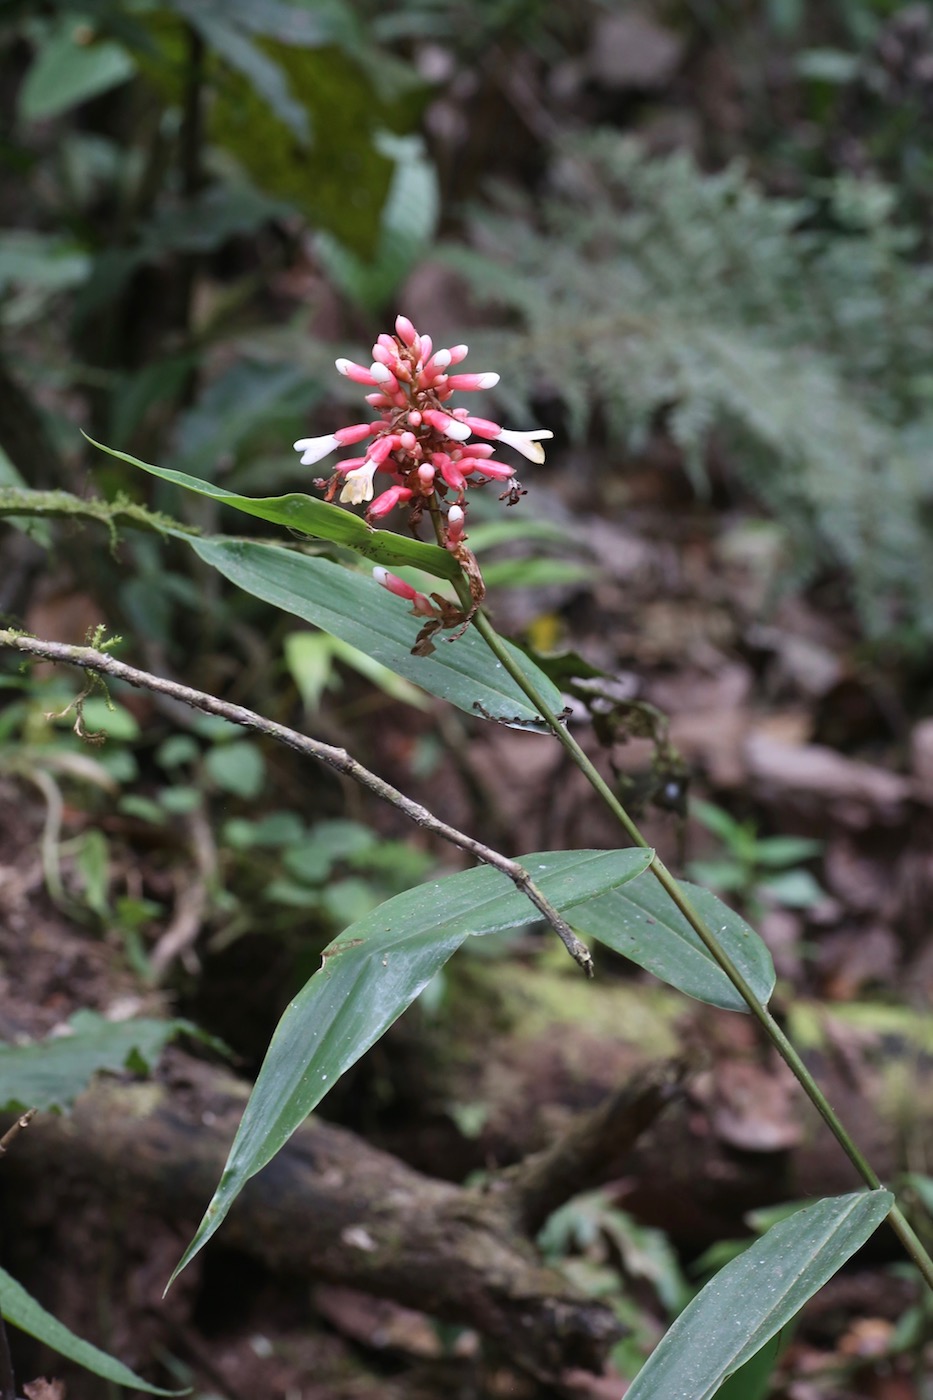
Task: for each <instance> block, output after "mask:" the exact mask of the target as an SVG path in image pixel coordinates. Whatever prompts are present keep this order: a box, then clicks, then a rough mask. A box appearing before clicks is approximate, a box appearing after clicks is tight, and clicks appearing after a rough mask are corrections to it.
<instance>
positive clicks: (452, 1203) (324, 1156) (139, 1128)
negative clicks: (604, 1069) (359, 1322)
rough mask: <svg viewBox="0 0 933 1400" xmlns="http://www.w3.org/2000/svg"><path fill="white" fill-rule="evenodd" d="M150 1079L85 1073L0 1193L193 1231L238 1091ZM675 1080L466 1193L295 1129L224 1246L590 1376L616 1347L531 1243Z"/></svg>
mask: <svg viewBox="0 0 933 1400" xmlns="http://www.w3.org/2000/svg"><path fill="white" fill-rule="evenodd" d="M167 1069H168V1072H167V1073H166V1074H165V1075H163V1076H162V1078H161V1079H160V1080H159V1081H154V1082H150V1083H137V1082H124V1081H122V1080H119V1079H113V1078H106V1077H104V1078H100V1079H98V1081H97V1082H96V1083H95V1084H94V1085H93V1086H92V1087H91V1088H90V1089H89V1090H88V1091H87V1092H86V1093H85V1094H84V1095H83V1096H82V1097H81V1099H80V1100H79V1101H78V1103H77V1104H76V1106H75V1108H74V1111H73V1112H72V1113H71V1114H70V1115H68V1116H67V1117H60V1118H56V1117H52V1116H46V1115H41V1116H40V1117H39V1118H37V1119H36V1120H35V1121H34V1122H33V1123H32V1124H31V1125H30V1128H29V1131H28V1133H24V1134H23V1135H22V1136H21V1138H20V1139H19V1141H18V1143H17V1151H16V1153H15V1154H11V1156H10V1158H9V1161H8V1164H7V1165H6V1166H5V1171H6V1172H7V1173H8V1175H7V1177H6V1181H7V1188H8V1190H11V1191H12V1192H13V1193H16V1192H18V1191H28V1190H30V1189H34V1186H35V1182H36V1181H37V1180H38V1179H41V1180H42V1182H43V1192H46V1191H51V1192H53V1193H54V1192H56V1191H62V1192H68V1191H71V1192H73V1191H74V1188H75V1185H76V1184H78V1185H80V1184H85V1185H89V1186H90V1188H91V1189H92V1190H93V1191H94V1193H95V1194H98V1195H99V1194H103V1195H104V1197H105V1198H108V1199H112V1200H114V1201H119V1202H120V1203H121V1205H122V1206H126V1207H129V1208H132V1207H133V1206H134V1205H137V1204H138V1205H142V1206H144V1207H145V1209H146V1210H147V1211H149V1212H155V1213H156V1214H159V1215H162V1216H163V1217H165V1218H167V1219H169V1220H170V1221H172V1222H173V1223H174V1224H175V1225H176V1226H177V1224H178V1222H179V1221H185V1220H188V1221H190V1222H191V1225H192V1228H193V1225H194V1223H195V1221H196V1219H197V1215H198V1213H199V1212H200V1211H201V1210H202V1209H203V1207H204V1205H205V1204H206V1202H207V1200H208V1199H209V1197H210V1195H211V1193H212V1191H213V1189H214V1187H215V1186H216V1184H217V1181H218V1179H219V1177H220V1173H221V1170H222V1168H223V1164H224V1160H225V1157H226V1153H227V1150H228V1148H229V1145H230V1141H231V1139H232V1136H233V1133H234V1131H235V1128H236V1125H237V1122H238V1120H239V1116H240V1114H241V1112H242V1109H243V1105H244V1102H245V1098H246V1094H247V1092H248V1087H247V1086H245V1085H243V1084H242V1082H240V1081H238V1080H236V1079H235V1078H233V1077H232V1076H231V1075H230V1074H229V1073H228V1072H227V1071H226V1070H221V1069H217V1068H216V1067H213V1066H209V1065H206V1064H204V1063H201V1062H199V1061H196V1060H194V1059H191V1058H189V1057H187V1056H185V1055H182V1054H180V1053H178V1052H172V1053H171V1054H170V1055H169V1056H168V1057H167ZM678 1080H679V1071H678V1070H677V1068H676V1067H672V1066H663V1067H659V1066H655V1067H654V1068H653V1069H652V1070H651V1071H650V1072H649V1073H647V1074H643V1075H641V1076H638V1077H637V1078H636V1079H635V1080H634V1081H633V1082H632V1083H630V1084H629V1085H628V1086H626V1087H625V1088H624V1089H622V1090H620V1091H619V1092H618V1093H617V1094H616V1095H615V1096H614V1097H613V1098H612V1099H611V1100H610V1101H609V1102H607V1103H606V1104H604V1105H602V1107H601V1108H600V1109H599V1111H598V1112H597V1113H596V1114H594V1115H585V1116H584V1117H583V1118H582V1119H581V1120H580V1121H579V1122H578V1123H576V1124H574V1125H573V1126H572V1127H571V1128H570V1130H569V1131H568V1133H567V1134H565V1135H564V1136H563V1138H562V1139H561V1141H560V1142H559V1143H556V1144H554V1145H553V1146H552V1147H551V1149H549V1151H547V1152H544V1153H542V1154H540V1156H538V1157H536V1158H532V1159H530V1160H529V1161H528V1162H527V1163H525V1164H523V1166H522V1167H521V1168H518V1169H515V1170H513V1171H511V1172H509V1173H505V1174H503V1175H502V1176H501V1177H498V1178H495V1177H494V1178H491V1179H490V1180H489V1181H488V1182H486V1183H484V1185H483V1186H481V1187H476V1188H471V1189H464V1188H461V1187H459V1186H455V1185H452V1184H450V1183H448V1182H443V1181H439V1180H436V1179H432V1178H430V1177H427V1176H425V1175H423V1174H421V1173H420V1172H417V1171H415V1170H413V1169H412V1168H410V1167H408V1166H406V1165H404V1164H403V1163H402V1162H401V1161H399V1160H398V1159H397V1158H396V1157H393V1156H392V1155H390V1154H389V1153H387V1152H384V1151H380V1150H378V1149H375V1148H373V1147H370V1146H369V1145H368V1144H367V1143H366V1142H365V1141H363V1139H361V1138H360V1137H358V1136H357V1135H356V1134H354V1133H352V1132H349V1131H347V1130H346V1129H343V1128H339V1127H335V1126H334V1125H332V1124H328V1123H326V1122H324V1121H323V1120H321V1119H318V1118H315V1117H312V1118H311V1119H309V1120H308V1121H307V1122H306V1123H305V1124H304V1125H303V1126H302V1127H301V1128H299V1130H298V1131H297V1132H296V1133H295V1134H294V1136H293V1137H292V1138H291V1139H290V1141H289V1142H288V1143H287V1144H286V1146H285V1147H284V1149H283V1150H282V1151H281V1152H280V1153H279V1154H278V1155H277V1156H276V1157H275V1158H274V1159H273V1161H272V1162H271V1163H270V1164H269V1165H268V1166H267V1167H266V1168H265V1169H264V1170H263V1171H262V1172H261V1173H259V1175H258V1176H257V1177H255V1178H254V1179H253V1180H252V1181H251V1182H250V1183H249V1184H248V1185H247V1187H246V1188H245V1190H244V1191H243V1193H242V1195H241V1197H240V1199H239V1200H238V1201H237V1203H236V1204H235V1206H234V1207H233V1209H232V1210H231V1212H230V1215H229V1217H228V1218H227V1220H226V1222H225V1223H224V1226H223V1227H222V1231H223V1239H224V1241H225V1243H226V1245H227V1246H228V1247H231V1246H232V1247H235V1248H238V1249H241V1250H243V1251H244V1252H246V1253H248V1254H250V1255H251V1256H253V1257H254V1258H257V1259H259V1260H261V1261H262V1262H263V1263H264V1264H265V1265H266V1266H268V1267H269V1268H271V1269H276V1270H281V1271H283V1272H286V1273H289V1274H293V1275H305V1276H309V1277H313V1278H314V1279H317V1280H326V1281H329V1282H332V1283H339V1284H344V1285H348V1286H352V1287H354V1288H356V1289H359V1290H362V1291H364V1292H368V1293H371V1294H375V1295H377V1296H381V1297H388V1298H391V1299H393V1300H394V1301H396V1302H399V1303H403V1304H405V1305H407V1306H409V1307H414V1308H418V1309H420V1310H422V1311H424V1312H428V1313H430V1314H431V1315H433V1316H435V1317H437V1318H439V1319H441V1320H444V1321H448V1322H454V1323H459V1324H461V1325H466V1326H471V1327H474V1328H476V1329H478V1330H479V1331H481V1332H482V1333H483V1334H485V1335H486V1336H487V1337H489V1338H491V1339H493V1340H495V1341H497V1342H498V1343H499V1344H500V1345H501V1346H502V1347H503V1348H504V1349H505V1351H506V1352H507V1354H508V1356H509V1358H510V1359H511V1360H512V1361H513V1362H516V1363H517V1364H519V1365H521V1366H523V1367H524V1368H525V1369H527V1370H528V1371H530V1372H532V1373H533V1374H534V1375H536V1376H538V1377H540V1378H549V1377H556V1376H558V1375H560V1374H561V1373H562V1372H563V1371H565V1370H567V1369H569V1368H583V1369H586V1370H590V1371H599V1370H601V1368H602V1364H603V1362H604V1360H605V1357H606V1355H607V1353H608V1350H609V1348H610V1346H611V1345H612V1343H613V1342H614V1341H615V1340H616V1339H617V1338H618V1336H619V1335H620V1329H619V1326H618V1324H617V1322H616V1319H615V1317H614V1316H613V1314H612V1312H611V1311H610V1310H609V1309H608V1308H606V1307H604V1306H603V1305H602V1304H600V1303H598V1302H596V1301H595V1300H593V1299H592V1298H589V1297H587V1296H585V1295H584V1294H583V1293H581V1292H580V1291H579V1290H577V1289H576V1288H574V1287H573V1286H572V1285H571V1284H570V1283H569V1282H568V1281H567V1279H565V1278H564V1277H563V1276H562V1275H561V1274H560V1273H558V1272H557V1271H556V1270H554V1269H552V1268H550V1267H548V1266H546V1265H544V1264H543V1263H542V1261H541V1259H540V1256H539V1255H538V1253H537V1252H536V1250H535V1247H534V1245H533V1243H532V1241H531V1238H530V1231H531V1230H533V1229H534V1228H536V1226H537V1225H538V1224H539V1223H540V1221H541V1219H542V1218H543V1216H544V1215H546V1214H547V1212H548V1211H549V1210H550V1209H551V1208H553V1206H555V1205H557V1204H559V1203H560V1202H561V1201H563V1200H564V1199H566V1198H567V1196H568V1195H569V1194H571V1193H572V1192H573V1191H574V1190H576V1189H579V1188H582V1187H587V1186H590V1185H594V1184H596V1183H598V1182H599V1181H601V1180H603V1179H604V1177H603V1169H604V1164H605V1162H606V1161H607V1160H611V1159H613V1158H614V1156H615V1155H616V1154H617V1152H618V1150H619V1149H620V1148H621V1147H622V1146H623V1145H624V1144H625V1143H626V1142H627V1143H628V1144H629V1145H632V1144H633V1143H634V1141H635V1140H636V1139H637V1137H638V1135H639V1134H640V1133H641V1132H642V1131H643V1129H644V1128H645V1127H646V1126H647V1124H648V1123H649V1122H651V1121H652V1120H653V1119H654V1118H655V1117H656V1116H657V1115H658V1113H659V1112H660V1110H661V1109H662V1107H664V1105H665V1104H666V1103H667V1102H668V1101H669V1100H670V1099H671V1097H672V1096H673V1095H675V1094H676V1092H677V1083H678ZM14 1209H15V1195H14ZM208 1248H210V1246H208Z"/></svg>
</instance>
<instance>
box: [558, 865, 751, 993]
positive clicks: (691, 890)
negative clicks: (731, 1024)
mask: <svg viewBox="0 0 933 1400" xmlns="http://www.w3.org/2000/svg"><path fill="white" fill-rule="evenodd" d="M681 889H683V890H685V891H686V892H687V894H688V895H689V896H690V899H691V901H692V902H693V904H694V905H695V906H696V908H697V910H698V912H699V913H700V914H701V915H702V916H703V918H704V919H705V920H706V922H707V923H708V924H709V926H710V928H711V929H712V931H713V932H714V933H715V934H716V936H717V938H718V939H719V941H720V943H721V944H722V946H723V947H724V948H725V950H726V952H727V953H728V954H729V956H730V957H731V958H732V959H733V961H734V962H735V963H736V965H737V966H738V968H739V969H740V971H741V972H743V973H744V975H745V977H746V978H747V980H748V981H749V983H750V984H751V986H752V989H753V990H754V992H755V995H756V996H757V997H758V999H759V1001H760V1002H761V1003H762V1005H767V1002H768V999H769V997H770V996H771V993H772V992H773V991H774V965H773V964H772V962H771V954H770V953H769V952H768V950H767V948H766V947H765V945H764V943H762V941H761V939H760V938H759V937H758V935H757V933H755V932H754V930H753V929H751V928H749V926H748V924H747V923H746V922H745V920H744V919H742V918H740V916H739V915H738V914H736V913H735V911H734V910H732V909H730V908H729V907H728V905H725V904H723V902H722V900H720V899H717V898H716V896H715V895H714V894H710V892H709V890H704V889H701V888H700V886H699V885H691V884H690V883H689V882H688V881H686V880H684V881H682V882H681ZM574 917H575V919H576V920H578V922H579V925H580V928H581V929H582V930H583V931H584V932H586V933H588V934H590V936H591V937H593V938H596V939H598V940H599V942H600V943H605V945H606V947H607V948H612V949H614V951H615V952H617V953H621V954H622V956H623V957H626V958H629V959H630V960H631V961H632V962H634V963H637V964H638V966H639V967H643V968H645V970H646V971H647V972H651V973H653V974H654V976H655V977H658V978H660V980H661V981H662V982H667V983H668V984H669V985H670V986H672V987H676V988H677V989H678V990H679V991H681V992H686V994H687V996H691V997H695V998H696V999H697V1001H705V1002H708V1003H709V1004H710V1005H711V1006H721V1007H723V1008H724V1009H725V1010H727V1011H747V1010H748V1007H747V1006H746V1004H745V1002H744V1001H743V1000H742V998H741V997H740V996H739V994H738V992H737V991H736V989H735V988H734V987H733V985H732V983H731V982H730V981H729V979H728V978H727V977H726V975H725V973H724V972H723V971H722V969H721V968H720V967H719V965H718V964H717V963H715V962H714V961H713V959H712V957H711V956H710V954H709V953H708V952H707V951H706V948H705V947H704V945H703V944H702V943H701V942H700V939H699V938H698V937H697V935H696V934H695V933H694V931H693V929H692V928H691V927H690V925H689V924H688V923H687V920H686V919H685V918H684V916H683V914H681V912H680V910H679V909H678V908H677V907H676V905H675V904H673V902H672V901H671V899H670V897H669V896H668V895H667V894H665V892H664V890H663V889H662V888H661V886H660V885H659V884H658V882H657V881H656V880H655V879H654V877H653V876H652V875H649V874H646V875H645V876H644V877H643V878H642V879H640V880H637V881H636V882H635V883H634V884H633V885H632V886H631V887H630V888H629V889H626V890H624V891H622V890H614V891H612V893H610V894H606V895H603V896H602V898H601V899H597V900H592V901H591V902H590V903H589V904H588V905H587V907H586V910H585V911H584V910H575V911H574Z"/></svg>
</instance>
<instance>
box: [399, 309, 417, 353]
mask: <svg viewBox="0 0 933 1400" xmlns="http://www.w3.org/2000/svg"><path fill="white" fill-rule="evenodd" d="M395 329H396V331H397V332H398V338H399V340H400V341H402V343H403V344H404V345H408V346H412V345H414V343H415V340H416V339H417V337H418V332H417V331H416V330H415V328H414V326H413V325H412V323H411V321H409V319H408V317H407V316H396V318H395Z"/></svg>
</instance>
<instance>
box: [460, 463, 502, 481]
mask: <svg viewBox="0 0 933 1400" xmlns="http://www.w3.org/2000/svg"><path fill="white" fill-rule="evenodd" d="M459 466H460V470H461V471H464V472H465V471H466V470H467V463H466V462H460V463H459ZM469 467H470V470H471V471H474V472H479V473H480V475H481V476H487V477H489V478H490V480H492V481H507V480H508V478H509V477H510V476H514V475H515V468H514V467H509V466H507V465H506V463H505V462H491V461H487V460H485V459H484V460H483V461H477V462H470V463H469Z"/></svg>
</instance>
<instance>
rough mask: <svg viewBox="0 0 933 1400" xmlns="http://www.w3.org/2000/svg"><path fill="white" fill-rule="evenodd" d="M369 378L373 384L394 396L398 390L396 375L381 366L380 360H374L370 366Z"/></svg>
mask: <svg viewBox="0 0 933 1400" xmlns="http://www.w3.org/2000/svg"><path fill="white" fill-rule="evenodd" d="M369 376H370V379H371V381H372V383H373V384H378V385H379V387H380V388H381V389H382V390H383V391H386V390H388V391H389V393H392V394H394V393H395V391H396V390H397V389H398V380H397V379H396V377H395V375H394V374H393V373H392V371H391V370H390V369H388V368H387V366H386V365H381V364H380V363H379V361H378V360H373V362H372V364H371V365H370V367H369Z"/></svg>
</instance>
